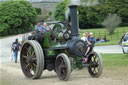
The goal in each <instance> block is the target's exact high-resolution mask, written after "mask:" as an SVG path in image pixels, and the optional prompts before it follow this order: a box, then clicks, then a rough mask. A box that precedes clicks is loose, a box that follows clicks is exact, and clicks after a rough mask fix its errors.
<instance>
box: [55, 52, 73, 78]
mask: <svg viewBox="0 0 128 85" xmlns="http://www.w3.org/2000/svg"><path fill="white" fill-rule="evenodd" d="M55 68H56V73H57V76H58V77H59V79H60V80H65V81H66V80H68V79H69V77H70V73H71V65H70V60H69V58H68V56H67V55H66V54H64V53H61V54H59V55H58V56H57V58H56V62H55Z"/></svg>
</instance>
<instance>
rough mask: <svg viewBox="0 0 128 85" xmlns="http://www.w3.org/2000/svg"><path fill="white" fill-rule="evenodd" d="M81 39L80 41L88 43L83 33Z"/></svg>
mask: <svg viewBox="0 0 128 85" xmlns="http://www.w3.org/2000/svg"><path fill="white" fill-rule="evenodd" d="M81 39H82V40H83V41H84V42H86V41H88V40H87V37H86V36H85V33H83V36H82V37H81Z"/></svg>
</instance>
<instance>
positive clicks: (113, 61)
mask: <svg viewBox="0 0 128 85" xmlns="http://www.w3.org/2000/svg"><path fill="white" fill-rule="evenodd" d="M102 58H103V63H104V67H105V68H110V69H111V68H122V67H128V54H102Z"/></svg>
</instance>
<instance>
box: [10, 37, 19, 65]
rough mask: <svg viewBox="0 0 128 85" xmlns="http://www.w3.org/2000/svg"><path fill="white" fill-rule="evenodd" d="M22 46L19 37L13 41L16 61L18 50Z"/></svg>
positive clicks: (12, 49) (12, 48)
mask: <svg viewBox="0 0 128 85" xmlns="http://www.w3.org/2000/svg"><path fill="white" fill-rule="evenodd" d="M20 46H21V45H20V44H19V42H18V39H16V40H15V42H13V44H12V47H11V51H13V55H14V60H15V63H17V57H18V51H19V48H20Z"/></svg>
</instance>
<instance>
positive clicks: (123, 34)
mask: <svg viewBox="0 0 128 85" xmlns="http://www.w3.org/2000/svg"><path fill="white" fill-rule="evenodd" d="M124 36H125V34H123V35H122V37H121V39H120V42H119V44H120V45H121V43H122V40H123V38H124Z"/></svg>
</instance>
